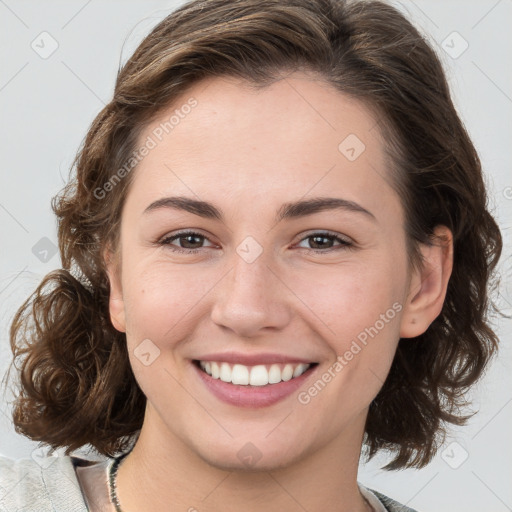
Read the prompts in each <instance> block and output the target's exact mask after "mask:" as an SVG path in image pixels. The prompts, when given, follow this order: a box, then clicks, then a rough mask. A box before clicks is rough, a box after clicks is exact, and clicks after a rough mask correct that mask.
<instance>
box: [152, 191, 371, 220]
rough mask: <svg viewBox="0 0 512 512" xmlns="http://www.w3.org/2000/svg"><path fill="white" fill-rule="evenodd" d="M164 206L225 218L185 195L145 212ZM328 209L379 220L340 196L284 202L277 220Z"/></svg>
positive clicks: (162, 201)
mask: <svg viewBox="0 0 512 512" xmlns="http://www.w3.org/2000/svg"><path fill="white" fill-rule="evenodd" d="M162 208H171V209H174V210H181V211H186V212H189V213H193V214H194V215H198V216H199V217H204V218H206V219H216V220H223V219H224V215H223V213H222V210H220V209H218V208H217V207H215V206H214V205H213V204H212V203H209V202H207V201H200V200H197V199H192V198H190V197H184V196H175V197H163V198H161V199H157V200H156V201H154V202H152V203H151V204H150V205H149V206H148V207H147V208H146V209H145V210H144V214H146V213H149V212H152V211H155V210H159V209H162ZM326 210H343V211H349V212H355V213H362V214H363V215H365V216H366V217H368V218H370V219H372V220H374V221H376V220H377V219H376V218H375V215H373V213H371V212H370V211H368V210H367V209H366V208H363V207H362V206H361V205H360V204H358V203H356V202H354V201H349V200H347V199H342V198H339V197H315V198H312V199H306V200H300V201H295V202H291V203H284V204H283V205H282V206H281V207H280V208H279V209H278V210H277V212H276V217H275V221H276V222H280V221H281V220H283V219H294V218H299V217H305V216H307V215H313V214H315V213H319V212H323V211H326Z"/></svg>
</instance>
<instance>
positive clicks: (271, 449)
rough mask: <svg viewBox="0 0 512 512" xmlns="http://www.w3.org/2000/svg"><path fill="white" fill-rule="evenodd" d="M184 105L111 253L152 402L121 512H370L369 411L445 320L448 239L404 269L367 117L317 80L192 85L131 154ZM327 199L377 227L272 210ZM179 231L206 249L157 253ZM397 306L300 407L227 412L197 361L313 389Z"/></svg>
mask: <svg viewBox="0 0 512 512" xmlns="http://www.w3.org/2000/svg"><path fill="white" fill-rule="evenodd" d="M190 97H194V98H195V99H196V100H197V102H198V104H197V106H196V107H195V108H193V109H192V111H191V112H190V114H188V115H187V116H185V117H184V118H183V119H181V120H180V122H179V124H178V125H177V126H175V128H174V129H173V131H172V132H171V133H169V134H168V135H166V136H165V137H163V139H162V141H161V142H159V144H158V145H157V146H156V147H155V148H154V149H152V150H151V151H150V152H149V154H148V155H147V156H146V157H145V158H144V159H143V160H142V162H141V163H140V164H139V166H138V167H137V169H136V170H135V171H133V172H134V173H135V174H134V176H133V178H134V179H133V182H132V184H131V187H130V190H129V193H128V195H127V198H126V202H125V205H124V209H123V212H122V219H121V232H120V246H119V247H118V248H117V249H118V250H117V252H112V253H106V255H105V257H106V260H107V265H108V273H109V279H110V282H111V300H110V313H111V319H112V322H113V324H114V326H115V327H116V328H117V329H118V330H120V331H122V332H126V335H127V343H128V349H129V354H130V362H131V365H132V368H133V372H134V374H135V377H136V379H137V382H138V384H139V385H140V387H141V389H142V391H143V392H144V393H145V395H146V397H147V408H146V412H145V419H144V424H143V427H142V430H141V434H140V437H139V439H138V441H137V443H136V445H135V448H134V450H133V451H132V453H130V454H129V455H128V456H127V457H126V458H125V459H124V461H123V463H122V464H121V466H120V469H119V473H118V496H119V499H120V502H121V505H122V507H123V510H125V512H130V511H134V510H138V511H144V510H151V511H160V510H162V511H163V510H165V511H169V510H171V511H186V510H193V509H191V507H194V508H195V509H196V510H198V511H199V512H206V511H211V512H220V511H235V510H236V511H238V510H245V511H249V512H252V511H261V510H266V511H268V512H274V511H275V512H277V511H280V512H282V511H296V510H302V509H305V510H308V511H309V512H318V511H324V510H333V511H334V510H336V511H340V512H344V511H346V512H348V511H350V512H354V511H367V510H370V509H369V507H368V504H367V503H366V501H365V500H364V499H363V498H362V496H361V494H360V493H359V490H358V487H357V468H358V461H359V456H360V451H361V443H362V439H363V433H364V425H365V420H366V416H367V413H368V407H369V405H370V403H371V401H372V400H373V398H374V397H375V396H376V395H377V393H378V391H379V389H380V388H381V386H382V384H383V382H384V379H385V378H386V375H387V374H388V371H389V368H390V365H391V362H392V359H393V356H394V353H395V350H396V346H397V343H398V339H399V338H400V337H413V336H417V335H419V334H421V333H423V332H424V331H425V330H426V329H427V328H428V326H429V325H430V324H431V322H432V321H433V320H434V319H435V317H436V316H438V314H439V313H440V311H441V308H442V304H443V300H444V297H445V293H446V287H447V282H448V279H449V276H450V273H451V266H452V243H451V235H450V232H449V231H448V230H447V229H446V228H444V227H438V228H437V230H436V231H437V234H439V235H444V236H445V237H446V240H447V242H446V243H444V244H436V245H433V246H431V247H427V246H424V247H421V251H422V254H423V258H424V261H425V264H424V267H423V268H422V269H413V268H412V267H411V266H410V265H409V264H408V259H407V252H406V239H405V231H404V213H403V209H402V205H401V202H400V198H399V197H398V195H397V194H396V192H395V191H394V189H393V188H392V186H391V184H390V172H389V169H388V168H387V160H386V158H385V155H384V138H383V135H382V134H381V133H379V130H378V128H377V127H376V119H375V117H374V116H373V115H372V114H371V112H370V111H369V110H368V109H367V108H365V106H364V105H362V104H361V103H359V102H357V101H355V100H353V99H350V98H349V97H347V96H345V95H343V94H341V93H340V92H338V91H336V90H335V89H333V88H332V87H330V86H329V85H327V84H326V83H324V82H323V81H322V80H320V79H319V78H318V77H314V76H312V75H306V74H304V73H294V74H292V75H290V76H288V77H287V78H283V79H281V80H279V81H277V82H275V83H274V84H272V85H271V86H268V87H266V88H264V89H261V90H259V91H256V90H254V89H251V88H250V87H249V86H248V85H247V84H245V83H244V82H241V81H239V80H236V79H233V78H229V79H228V78H211V79H208V80H206V81H203V82H200V83H197V84H195V85H194V86H193V87H192V88H191V89H190V90H189V91H187V93H186V94H184V95H183V97H182V98H180V99H179V100H178V101H176V102H175V104H174V105H173V106H172V108H169V109H166V110H165V111H164V112H162V115H161V117H160V118H158V119H156V120H155V121H154V122H153V123H152V124H151V125H150V126H148V127H147V129H146V131H145V132H144V133H143V134H142V136H141V138H140V141H141V144H142V142H143V141H144V140H146V137H147V136H148V135H151V133H152V130H154V129H155V127H157V126H158V125H159V123H160V122H161V121H162V120H165V119H168V118H169V116H170V115H171V114H172V112H173V111H174V109H175V108H179V106H180V105H183V104H184V103H186V101H187V99H189V98H190ZM349 134H356V135H357V137H358V138H359V139H360V140H362V141H363V142H364V144H365V146H366V149H365V150H364V152H363V153H362V154H361V155H360V156H359V157H358V158H357V159H356V160H354V161H349V160H348V159H347V158H346V157H345V156H344V155H343V154H342V153H341V152H340V151H339V150H338V145H339V144H340V142H342V141H343V140H344V139H345V138H346V137H347V136H348V135H349ZM166 196H186V197H190V198H194V199H201V200H204V201H209V202H211V203H213V204H214V205H215V206H216V207H217V208H218V209H220V210H221V211H222V212H223V213H224V219H223V220H222V221H219V220H215V219H206V218H203V217H200V216H197V215H194V214H192V213H189V212H185V211H178V210H175V209H171V208H159V209H155V210H153V211H151V212H150V213H144V210H145V209H146V208H147V207H148V205H150V204H151V203H152V202H153V201H155V200H158V199H161V198H163V197H166ZM321 196H326V197H338V198H344V199H347V200H350V201H354V202H356V203H358V204H359V205H361V206H362V207H364V208H365V209H366V210H368V211H369V212H371V214H372V215H373V216H374V218H372V217H371V216H370V215H366V214H363V213H360V212H355V211H348V210H331V211H329V210H326V211H322V212H318V213H315V214H313V215H309V216H306V217H301V218H294V219H285V220H282V221H281V222H279V223H276V222H275V221H274V217H275V213H276V211H277V210H278V209H279V208H280V207H281V205H282V204H283V203H285V202H291V201H297V200H300V199H310V198H312V197H321ZM187 228H189V229H193V230H194V231H198V232H200V233H201V234H202V235H204V237H205V238H199V239H192V240H191V239H189V238H185V239H183V238H182V239H176V240H174V241H173V242H172V244H173V246H174V247H176V248H180V247H182V248H183V247H185V248H187V247H189V248H194V247H195V248H198V252H197V253H196V254H180V253H177V252H172V250H171V247H173V246H170V245H165V244H160V243H159V241H161V240H162V239H164V238H165V237H166V236H167V237H168V236H169V235H172V234H175V233H176V232H177V231H178V230H183V229H187ZM324 230H329V231H331V232H333V233H334V234H335V235H338V236H341V237H342V238H343V239H344V240H348V241H350V243H352V244H353V245H352V247H350V248H348V247H347V246H346V245H344V244H340V242H338V241H336V240H334V239H329V238H328V239H325V240H324V239H322V240H320V242H323V244H322V245H318V244H317V245H315V239H312V238H311V234H314V233H316V232H318V231H324ZM247 236H251V237H253V238H254V239H255V240H256V241H257V242H258V244H259V245H260V246H261V248H262V253H261V254H260V255H259V257H258V258H256V259H255V260H254V261H253V262H252V263H248V262H247V261H246V260H244V259H243V258H242V257H241V256H240V255H239V253H237V250H236V249H237V247H238V246H239V244H240V243H241V242H242V241H243V240H244V239H245V238H246V237H247ZM308 236H309V238H308ZM317 241H318V240H317ZM187 242H188V245H187ZM180 244H181V245H180ZM315 248H317V249H319V250H323V251H324V253H323V254H320V253H315V252H314V251H313V250H312V249H315ZM329 249H330V250H329ZM396 303H398V304H399V305H400V306H401V310H400V311H399V312H397V314H396V315H395V316H394V318H393V319H392V320H390V321H389V322H387V323H386V324H385V327H384V328H382V329H381V330H379V332H378V334H377V335H376V336H375V337H374V338H372V339H370V341H369V342H368V344H367V345H366V346H365V347H364V348H363V349H362V350H361V351H360V352H359V353H358V354H357V355H355V356H354V358H353V359H352V360H351V361H349V362H348V364H347V365H346V366H345V367H344V368H343V370H342V371H340V372H338V373H337V374H336V377H335V378H333V379H332V380H331V382H329V384H328V385H327V386H325V388H324V389H323V390H322V391H321V392H320V393H318V394H317V395H316V396H315V397H314V398H312V399H311V401H310V402H309V403H308V404H306V405H304V404H301V403H299V401H298V400H297V395H298V393H293V394H292V395H291V396H289V397H287V398H286V399H284V400H282V401H280V402H278V403H277V404H274V405H272V406H268V407H265V408H261V409H247V408H244V409H242V408H239V407H235V406H233V405H229V404H226V403H223V402H221V401H219V400H218V399H217V398H216V397H215V396H213V395H212V394H211V393H210V391H209V390H208V389H207V388H206V387H205V386H204V384H203V383H202V382H201V380H200V379H199V378H198V376H197V375H196V370H195V368H194V367H193V366H192V364H191V359H196V358H200V356H201V355H204V354H206V353H207V352H222V351H226V349H227V348H229V349H232V350H234V351H239V352H246V353H259V352H272V353H281V354H287V355H290V356H296V357H303V358H306V359H308V360H310V361H316V362H318V363H319V366H318V368H317V370H316V373H315V375H316V377H315V379H313V381H311V379H310V380H309V381H308V382H307V383H305V385H304V387H303V388H301V390H304V389H306V390H307V389H308V388H309V387H310V386H311V385H312V384H313V382H314V380H316V378H319V377H321V375H322V374H323V373H325V372H327V371H328V369H329V368H330V367H332V365H333V363H334V362H335V361H336V358H337V355H343V354H344V353H345V352H346V351H347V350H348V349H349V348H350V346H351V343H352V341H353V340H355V339H356V337H357V335H358V334H360V333H361V332H362V331H364V329H365V328H367V327H370V326H373V325H375V323H376V321H377V320H378V319H379V318H381V317H380V315H382V314H384V313H385V312H386V311H387V310H389V309H390V308H392V305H393V304H396ZM145 339H149V340H151V342H152V343H153V344H154V345H155V346H156V347H158V349H159V350H160V353H159V355H158V357H157V358H156V359H155V360H154V361H153V362H152V363H151V364H150V365H148V366H146V365H144V364H142V363H141V361H140V360H139V359H138V358H137V357H136V355H135V353H134V351H135V349H136V348H137V346H138V345H139V344H140V343H141V342H142V341H143V340H145ZM247 443H252V444H253V445H254V446H255V447H256V448H257V450H258V452H259V453H260V454H261V458H260V460H259V461H258V462H257V463H256V464H254V465H253V466H251V467H248V466H247V465H246V464H245V463H244V462H243V461H242V460H241V459H240V458H239V457H238V456H237V453H238V451H239V450H240V449H241V448H242V447H244V446H245V445H246V444H247ZM301 507H303V508H301Z"/></svg>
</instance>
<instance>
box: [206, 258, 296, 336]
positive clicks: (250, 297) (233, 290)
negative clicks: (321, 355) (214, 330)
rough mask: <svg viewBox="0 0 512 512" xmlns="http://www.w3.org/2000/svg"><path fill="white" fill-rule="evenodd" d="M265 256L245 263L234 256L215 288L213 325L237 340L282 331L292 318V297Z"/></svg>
mask: <svg viewBox="0 0 512 512" xmlns="http://www.w3.org/2000/svg"><path fill="white" fill-rule="evenodd" d="M291 295H292V293H291V292H290V290H289V289H288V288H287V286H286V285H285V283H283V280H282V279H281V278H280V276H279V275H278V272H277V271H276V270H274V269H273V268H271V267H270V266H269V264H268V261H267V259H266V258H265V257H264V255H263V254H262V255H260V256H259V257H258V258H257V259H256V260H255V261H253V262H252V263H248V262H247V261H245V260H244V259H243V258H241V257H240V256H239V255H238V254H234V257H233V265H232V268H231V270H230V271H229V272H228V273H227V274H226V275H225V276H224V278H223V279H222V280H221V281H220V282H219V283H218V284H217V286H216V287H215V302H214V305H213V307H212V311H211V319H212V321H213V322H214V323H215V324H217V325H219V326H221V327H222V328H225V329H230V330H231V331H233V332H234V333H235V334H236V335H237V336H239V337H247V338H249V337H255V336H258V334H259V333H260V332H261V331H263V330H268V329H272V330H279V329H283V328H284V327H285V326H286V325H287V324H288V322H289V321H290V318H291V313H290V311H291V304H290V301H291V297H290V296H291Z"/></svg>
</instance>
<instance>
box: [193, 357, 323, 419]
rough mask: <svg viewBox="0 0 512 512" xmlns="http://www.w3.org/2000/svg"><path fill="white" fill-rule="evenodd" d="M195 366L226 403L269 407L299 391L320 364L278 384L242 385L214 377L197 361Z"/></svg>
mask: <svg viewBox="0 0 512 512" xmlns="http://www.w3.org/2000/svg"><path fill="white" fill-rule="evenodd" d="M192 366H193V367H194V368H195V370H196V372H197V373H198V375H199V377H200V379H201V380H202V381H203V382H204V383H205V384H206V387H207V388H208V389H209V390H210V391H211V392H212V393H213V394H214V395H215V396H216V397H217V398H218V399H219V400H222V401H223V402H225V403H228V404H231V405H235V406H237V407H252V408H255V409H256V408H260V407H268V406H269V405H273V404H275V403H277V402H279V401H281V400H284V399H285V398H286V397H288V396H290V395H291V394H292V393H294V392H295V391H297V390H298V389H299V388H300V387H301V386H302V385H303V384H304V382H305V381H306V380H307V379H309V377H311V375H312V374H313V373H314V372H315V370H316V368H317V366H318V365H314V366H312V367H309V368H308V369H307V370H306V371H305V372H304V373H303V374H302V375H300V376H299V377H295V378H294V379H290V380H288V381H286V382H285V381H282V382H279V383H278V384H268V385H266V386H249V385H248V386H242V385H238V384H229V383H228V382H224V381H222V380H220V379H214V378H213V377H211V376H210V375H208V374H207V373H206V372H204V371H202V370H201V369H200V368H199V367H198V366H197V364H196V363H193V364H192Z"/></svg>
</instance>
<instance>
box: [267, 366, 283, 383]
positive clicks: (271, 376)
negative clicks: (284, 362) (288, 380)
mask: <svg viewBox="0 0 512 512" xmlns="http://www.w3.org/2000/svg"><path fill="white" fill-rule="evenodd" d="M278 382H281V368H279V365H277V364H273V365H272V366H271V367H270V370H269V372H268V383H269V384H277V383H278Z"/></svg>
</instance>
